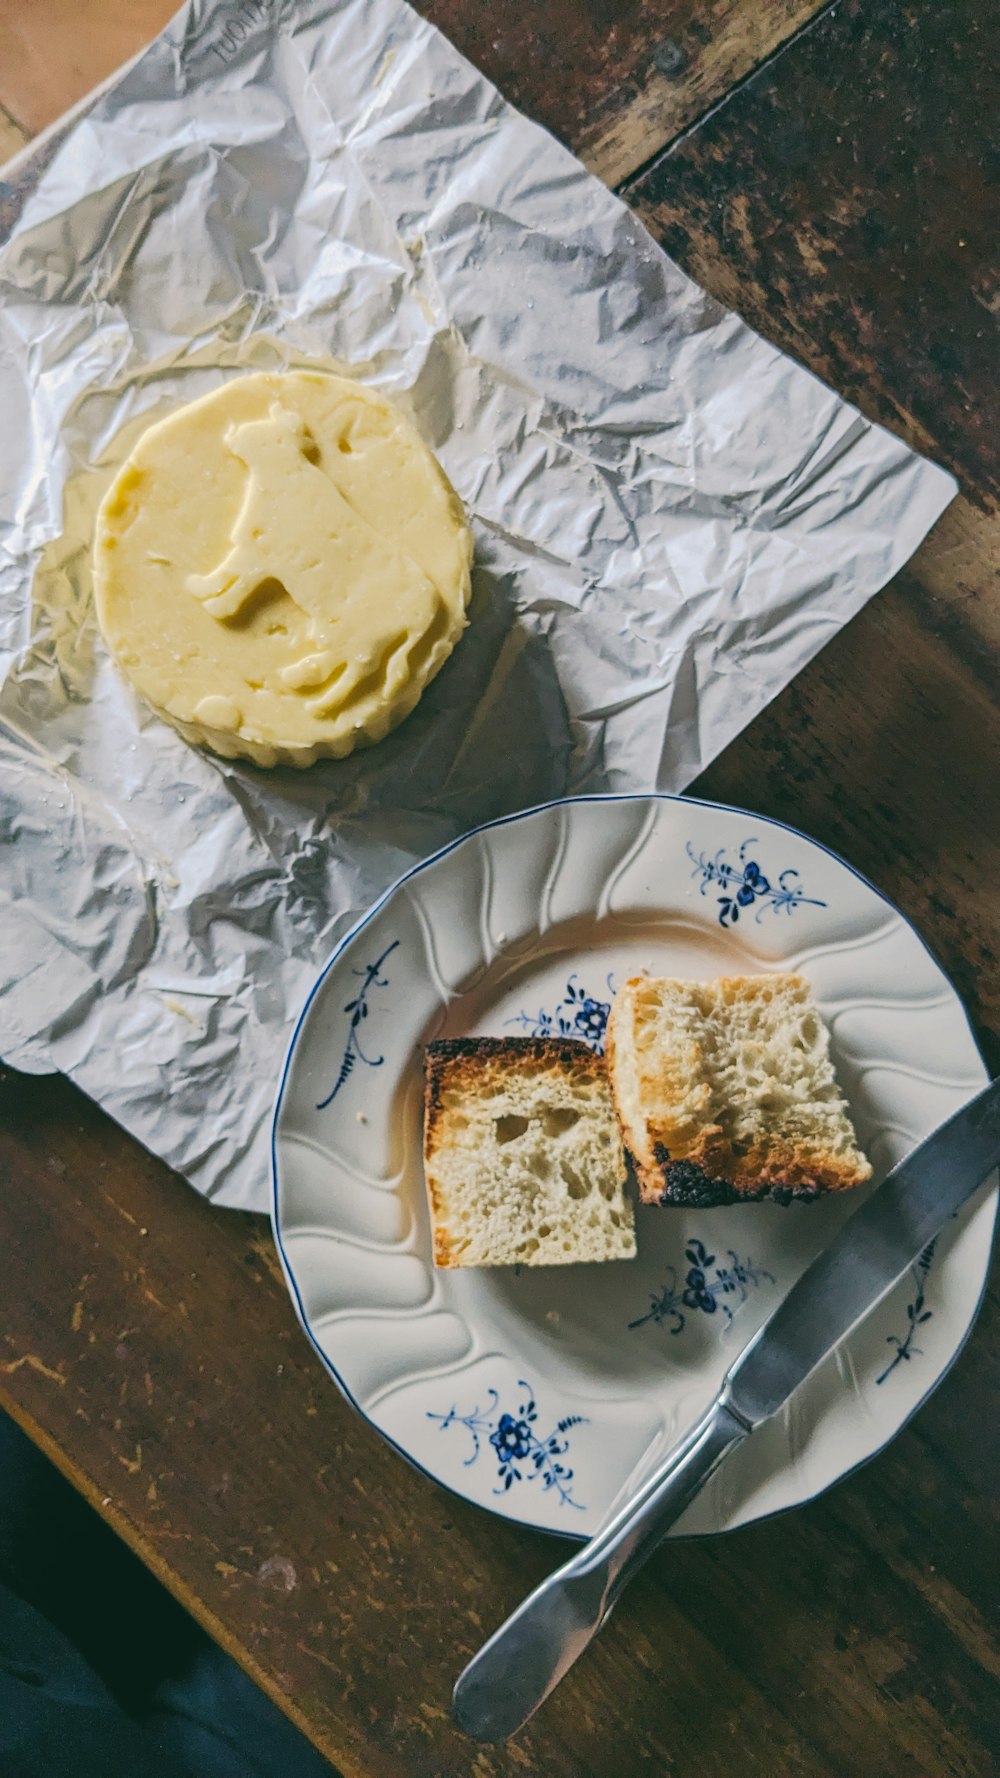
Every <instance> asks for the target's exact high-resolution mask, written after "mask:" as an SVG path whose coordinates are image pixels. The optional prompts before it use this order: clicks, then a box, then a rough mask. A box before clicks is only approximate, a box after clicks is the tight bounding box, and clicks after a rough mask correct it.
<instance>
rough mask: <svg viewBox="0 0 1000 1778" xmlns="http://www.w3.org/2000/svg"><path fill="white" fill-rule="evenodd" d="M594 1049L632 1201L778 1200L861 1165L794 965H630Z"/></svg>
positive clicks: (834, 1186) (824, 1035) (855, 1172)
mask: <svg viewBox="0 0 1000 1778" xmlns="http://www.w3.org/2000/svg"><path fill="white" fill-rule="evenodd" d="M607 1056H608V1072H609V1076H610V1080H611V1084H612V1090H613V1093H614V1098H615V1104H616V1107H617V1110H618V1115H619V1117H620V1119H621V1124H622V1129H623V1131H624V1135H625V1142H626V1144H627V1147H628V1149H629V1150H630V1152H631V1155H632V1158H633V1162H634V1165H635V1171H636V1175H637V1177H638V1180H639V1188H640V1194H641V1197H642V1200H643V1202H644V1203H657V1204H659V1203H664V1204H666V1203H677V1204H686V1205H701V1206H706V1205H715V1204H727V1203H735V1202H739V1201H745V1200H748V1199H760V1198H771V1199H774V1200H776V1201H777V1202H779V1203H788V1202H791V1200H792V1199H810V1198H815V1197H819V1196H820V1195H822V1194H823V1193H825V1192H829V1191H842V1190H845V1189H847V1188H849V1187H851V1186H856V1185H861V1184H863V1183H864V1181H865V1180H866V1179H868V1178H870V1176H871V1167H870V1165H869V1163H868V1161H867V1160H866V1159H865V1157H864V1155H863V1154H862V1153H861V1151H860V1149H859V1148H858V1144H857V1139H856V1137H855V1134H854V1129H853V1126H852V1124H851V1120H850V1116H849V1114H848V1109H847V1104H846V1102H845V1100H844V1097H843V1094H842V1093H841V1091H840V1088H839V1087H838V1085H837V1081H836V1078H835V1076H834V1071H833V1064H832V1062H831V1059H830V1040H829V1033H828V1032H827V1029H826V1026H825V1024H824V1023H823V1019H822V1017H821V1015H820V1012H819V1009H818V1007H817V1005H816V1002H815V1000H814V998H813V994H812V990H811V988H810V986H809V984H808V982H806V981H805V979H804V978H803V977H802V976H801V975H796V974H775V975H760V976H731V977H721V978H720V979H719V980H717V981H710V982H688V981H673V980H670V979H662V978H661V979H655V978H650V977H644V976H637V977H635V978H633V979H632V980H631V981H628V982H626V983H625V985H624V987H623V988H622V989H621V990H620V992H619V993H618V994H617V995H616V997H615V1000H614V1003H613V1005H612V1009H611V1017H610V1020H609V1024H608V1047H607Z"/></svg>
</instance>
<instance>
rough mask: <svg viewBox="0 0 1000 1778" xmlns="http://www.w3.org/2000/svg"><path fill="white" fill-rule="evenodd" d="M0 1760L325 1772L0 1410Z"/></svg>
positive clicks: (38, 1775) (83, 1767)
mask: <svg viewBox="0 0 1000 1778" xmlns="http://www.w3.org/2000/svg"><path fill="white" fill-rule="evenodd" d="M0 1771H2V1773H3V1778H63V1775H64V1774H65V1775H66V1778H69V1775H70V1774H72V1778H138V1774H140V1773H141V1775H142V1778H258V1775H259V1778H274V1775H275V1774H276V1773H280V1774H281V1778H331V1773H333V1768H332V1767H331V1766H330V1765H328V1764H327V1762H326V1760H325V1759H323V1758H322V1757H321V1755H320V1754H318V1753H317V1752H316V1751H315V1750H314V1749H313V1748H311V1747H310V1746H309V1745H308V1743H307V1742H306V1741H305V1740H304V1738H303V1737H302V1736H301V1735H300V1734H299V1733H298V1731H297V1730H296V1729H295V1728H293V1726H292V1725H291V1724H290V1723H289V1722H287V1721H286V1719H285V1718H284V1717H283V1716H282V1715H281V1713H280V1712H279V1711H278V1710H277V1709H276V1708H275V1706H274V1705H273V1704H272V1703H271V1702H270V1700H269V1699H268V1698H266V1697H265V1696H264V1694H263V1693H262V1692H261V1691H259V1690H258V1688H257V1687H256V1686H255V1685H254V1684H253V1683H252V1681H251V1680H249V1679H248V1678H247V1677H246V1675H245V1674H244V1673H243V1672H242V1671H241V1670H240V1669H239V1668H238V1667H237V1666H236V1665H235V1663H234V1662H233V1661H231V1660H230V1659H229V1657H228V1656H227V1655H226V1654H224V1653H223V1651H222V1650H221V1649H220V1648H218V1647H217V1646H216V1644H215V1643H214V1642H212V1641H211V1640H210V1638H209V1637H207V1636H206V1635H205V1633H204V1632H203V1631H202V1630H201V1629H200V1628H199V1627H198V1625H197V1624H195V1623H194V1621H193V1619H191V1618H190V1617H189V1616H188V1614H187V1613H186V1612H185V1611H184V1610H183V1609H182V1608H181V1606H179V1605H178V1604H177V1603H176V1601H175V1600H174V1599H172V1598H171V1597H170V1595H169V1594H168V1593H167V1592H165V1590H164V1589H163V1588H162V1587H161V1586H160V1584H159V1582H158V1581H156V1580H155V1579H154V1578H153V1576H152V1575H151V1574H149V1573H148V1572H147V1570H146V1569H145V1568H144V1567H143V1566H142V1564H141V1562H140V1561H139V1560H138V1559H137V1558H136V1557H135V1556H133V1555H132V1553H131V1551H130V1550H128V1549H126V1547H125V1545H124V1544H122V1543H121V1542H120V1541H119V1539H118V1538H117V1537H115V1535H114V1533H113V1532H112V1531H110V1530H109V1529H108V1527H107V1526H106V1525H104V1524H102V1523H101V1521H100V1519H98V1518H97V1516H96V1515H95V1514H94V1513H93V1512H92V1511H91V1509H90V1508H89V1507H88V1506H87V1504H86V1502H85V1501H83V1500H82V1499H81V1498H80V1496H79V1495H77V1494H76V1493H75V1492H74V1491H73V1489H72V1488H71V1487H70V1485H69V1483H68V1482H66V1481H65V1480H64V1479H63V1478H62V1476H60V1475H59V1474H58V1472H57V1471H56V1470H55V1469H54V1468H53V1467H52V1466H51V1464H49V1463H48V1461H47V1460H46V1459H45V1458H44V1457H43V1456H42V1455H41V1454H40V1452H38V1451H37V1450H36V1449H35V1447H34V1446H33V1445H32V1444H31V1443H30V1441H29V1440H28V1439H27V1438H26V1437H25V1436H24V1434H23V1433H22V1432H20V1431H19V1430H18V1428H17V1427H16V1426H14V1424H13V1423H12V1422H11V1421H10V1420H9V1419H7V1418H6V1416H4V1415H3V1414H0ZM334 1778H336V1774H334Z"/></svg>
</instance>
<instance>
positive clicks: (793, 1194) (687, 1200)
mask: <svg viewBox="0 0 1000 1778" xmlns="http://www.w3.org/2000/svg"><path fill="white" fill-rule="evenodd" d="M655 1154H656V1162H657V1166H658V1167H659V1168H660V1170H661V1177H660V1179H659V1180H658V1181H657V1183H656V1187H655V1191H656V1195H655V1197H653V1198H649V1197H647V1195H646V1188H645V1182H643V1189H642V1199H643V1202H644V1203H654V1204H667V1205H670V1204H676V1205H679V1206H680V1207H681V1208H682V1209H689V1210H694V1209H697V1210H715V1209H718V1208H720V1207H721V1206H722V1205H724V1204H759V1203H762V1202H764V1201H765V1200H767V1201H768V1202H769V1203H772V1204H792V1203H799V1204H811V1203H812V1202H813V1201H814V1200H815V1199H816V1198H822V1197H825V1196H826V1195H827V1193H828V1192H831V1191H838V1190H844V1189H846V1187H845V1185H843V1184H838V1185H834V1184H832V1183H831V1182H830V1181H829V1180H820V1179H815V1180H813V1181H812V1182H810V1183H807V1182H805V1181H804V1180H802V1181H799V1180H796V1182H795V1183H794V1184H791V1183H788V1182H784V1183H782V1182H780V1181H778V1180H772V1181H767V1182H765V1183H763V1184H762V1183H760V1182H759V1181H758V1182H756V1183H754V1184H749V1185H739V1186H737V1185H734V1184H733V1182H732V1180H731V1179H718V1178H713V1176H712V1174H711V1173H707V1172H706V1171H705V1169H704V1167H700V1166H699V1165H698V1163H697V1162H696V1161H672V1160H671V1159H670V1155H669V1153H668V1151H667V1150H666V1149H665V1148H664V1147H663V1145H662V1143H658V1144H657V1146H656V1149H655ZM645 1171H646V1174H647V1177H648V1173H649V1169H648V1168H647V1169H645Z"/></svg>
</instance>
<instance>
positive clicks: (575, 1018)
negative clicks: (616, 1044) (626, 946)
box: [506, 971, 615, 1056]
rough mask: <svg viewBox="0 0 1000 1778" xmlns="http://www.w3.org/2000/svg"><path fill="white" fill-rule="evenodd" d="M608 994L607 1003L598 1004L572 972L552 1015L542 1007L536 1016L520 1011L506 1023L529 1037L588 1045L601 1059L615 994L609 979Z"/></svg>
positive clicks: (597, 1000)
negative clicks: (552, 1038)
mask: <svg viewBox="0 0 1000 1778" xmlns="http://www.w3.org/2000/svg"><path fill="white" fill-rule="evenodd" d="M607 991H608V999H607V1000H599V999H598V998H597V996H596V994H591V993H589V992H588V990H587V989H586V988H583V987H581V986H580V978H579V976H578V975H577V974H576V973H575V971H574V973H573V974H572V975H571V976H570V978H569V981H568V982H567V983H566V986H565V988H564V989H563V997H562V999H561V1000H560V1001H559V1004H558V1005H557V1006H555V1007H553V1009H552V1011H551V1012H549V1011H548V1010H547V1009H546V1008H545V1007H539V1009H538V1011H537V1013H530V1012H524V1011H523V1010H522V1011H521V1012H519V1013H517V1014H516V1016H515V1017H514V1018H512V1019H507V1020H506V1023H507V1024H508V1025H520V1027H521V1029H522V1030H523V1031H526V1032H527V1033H528V1035H529V1036H530V1037H576V1038H578V1039H579V1040H580V1041H581V1042H583V1043H589V1045H590V1047H591V1049H592V1050H594V1051H595V1052H596V1054H597V1055H599V1056H603V1054H604V1035H605V1032H606V1031H607V1028H608V1015H609V1013H610V1012H611V1001H612V1000H613V999H614V993H615V989H614V982H613V978H612V977H611V976H610V975H609V976H608V984H607Z"/></svg>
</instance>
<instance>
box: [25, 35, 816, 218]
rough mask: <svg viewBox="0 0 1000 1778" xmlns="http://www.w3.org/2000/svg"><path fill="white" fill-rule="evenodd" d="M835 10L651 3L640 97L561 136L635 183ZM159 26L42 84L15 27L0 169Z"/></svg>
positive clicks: (628, 79) (636, 54) (47, 64)
mask: <svg viewBox="0 0 1000 1778" xmlns="http://www.w3.org/2000/svg"><path fill="white" fill-rule="evenodd" d="M838 3H839V0H766V3H762V0H713V3H712V4H711V5H709V6H708V7H707V8H706V9H705V10H706V13H707V15H708V17H707V22H706V23H705V24H703V25H701V26H700V28H699V22H698V21H697V20H696V19H686V18H685V17H684V9H683V8H681V9H679V12H680V16H679V17H678V21H677V24H676V25H675V30H676V35H675V36H667V37H661V35H660V33H661V32H662V30H663V29H664V26H666V27H667V28H668V29H669V27H670V24H671V22H672V18H673V15H672V14H671V16H670V17H667V18H665V17H663V16H662V14H663V9H662V8H661V7H659V6H653V5H650V6H649V7H648V12H649V15H650V16H649V17H648V20H647V19H646V18H645V16H644V17H643V20H642V24H643V34H642V36H641V39H640V38H639V34H638V32H637V33H636V37H637V42H636V47H635V49H634V50H631V51H630V52H629V54H628V55H627V56H626V58H625V61H624V63H623V68H622V70H620V71H618V72H617V73H616V75H615V78H616V79H617V80H619V81H620V84H621V85H623V86H624V85H631V86H634V87H636V88H637V89H638V90H637V91H635V93H634V95H633V96H632V97H631V98H629V99H627V100H625V102H624V103H623V104H622V106H621V109H620V110H618V111H617V112H616V111H615V104H616V96H615V95H614V92H612V96H611V97H610V98H609V99H608V101H606V102H605V103H604V104H602V105H601V106H600V107H599V109H598V113H597V115H596V117H593V118H592V121H591V119H583V118H581V120H580V122H579V125H578V127H577V128H576V129H574V130H572V131H568V132H567V139H568V141H569V146H570V147H571V148H572V149H573V150H574V152H575V153H576V154H578V155H579V157H580V158H581V159H582V160H583V162H584V163H585V165H587V166H588V167H589V168H590V170H591V171H592V172H593V173H595V174H596V175H597V177H598V178H600V179H602V180H603V181H604V182H605V184H607V185H610V186H612V187H617V186H619V185H621V184H622V183H624V182H625V181H626V180H627V179H629V178H635V177H636V176H637V175H638V174H639V173H641V172H642V171H643V170H644V169H645V168H646V167H647V166H648V165H650V164H651V163H652V162H654V161H655V160H656V159H657V158H658V157H659V156H660V155H661V154H663V153H664V152H665V151H666V150H667V149H669V147H670V146H671V145H672V143H673V142H675V141H676V140H677V139H678V137H679V136H681V135H683V134H685V133H686V132H687V131H689V130H690V129H692V128H694V127H696V126H697V124H698V123H699V122H700V121H701V119H702V118H703V117H704V116H706V115H707V114H709V113H710V112H711V111H712V110H713V109H714V108H715V106H717V105H718V104H720V103H722V102H723V101H724V100H725V99H726V98H727V96H728V95H729V94H730V93H731V92H733V91H735V90H737V89H738V88H739V87H740V86H741V85H742V84H743V83H744V81H746V80H747V79H749V78H750V76H751V75H752V74H754V73H755V72H757V71H758V70H759V69H760V68H762V67H764V66H766V65H767V63H768V62H770V61H771V60H772V59H773V57H774V56H775V55H777V54H779V53H780V52H781V51H782V50H783V49H785V48H787V47H788V46H789V45H790V44H792V43H793V42H795V40H796V39H797V38H798V37H799V36H800V35H801V34H802V32H803V31H804V30H808V29H809V28H810V26H811V25H812V24H813V23H814V22H815V21H816V19H818V18H819V17H821V16H822V15H823V14H824V13H825V12H827V11H828V10H829V9H830V8H831V6H834V5H836V4H838ZM84 10H86V7H85V9H84ZM421 10H422V11H424V12H425V14H426V15H427V16H428V17H430V18H431V19H432V21H434V22H437V23H443V24H444V28H445V29H446V30H447V26H448V23H453V22H454V21H453V20H452V19H451V18H450V17H447V18H445V19H442V18H441V17H439V15H440V14H441V13H442V11H446V10H447V9H446V8H443V7H442V6H441V5H439V4H437V3H436V0H422V5H421ZM171 11H172V7H171ZM158 22H159V18H158V8H157V4H156V0H146V4H145V5H144V6H143V7H142V8H140V13H139V16H138V17H137V18H136V20H135V28H134V29H132V30H128V29H127V28H126V29H125V30H123V29H122V23H121V20H120V19H119V20H118V21H117V26H116V29H115V31H114V32H110V33H109V34H108V37H107V42H106V50H107V53H106V54H105V55H104V56H103V57H102V56H101V55H100V54H97V53H95V49H94V45H93V42H91V45H90V48H89V51H88V54H87V56H86V58H84V59H83V62H82V64H81V60H80V58H75V59H74V60H73V61H72V62H66V61H65V60H63V59H62V58H61V57H60V54H59V52H58V51H56V53H55V54H54V55H49V56H46V58H45V60H44V68H45V73H46V77H47V78H46V81H45V83H43V82H42V81H41V77H40V68H41V67H42V66H43V63H42V59H41V57H40V55H39V53H38V51H39V43H38V42H37V41H36V38H37V36H38V27H37V26H32V25H31V24H30V23H24V22H23V21H22V23H21V27H20V34H19V35H18V37H17V41H16V42H15V45H14V47H15V49H16V50H17V49H19V50H20V52H21V62H22V63H23V83H24V84H23V91H22V89H21V85H20V83H19V81H18V80H17V78H16V74H17V72H18V70H17V69H15V77H14V78H11V77H8V79H7V81H6V83H5V87H4V91H3V104H2V105H0V166H2V165H3V163H4V162H5V161H6V160H9V159H10V158H11V157H12V156H13V155H14V154H16V153H17V152H19V150H20V149H21V148H22V147H23V146H24V145H25V144H26V143H27V142H28V141H30V140H31V139H32V138H33V137H34V136H35V135H37V134H38V133H39V132H40V130H41V129H43V128H49V127H51V126H52V124H53V123H55V122H57V121H58V118H59V116H60V115H61V114H64V113H65V112H66V111H67V110H69V109H70V108H71V107H73V106H74V105H77V104H79V103H81V101H84V100H85V99H86V97H87V95H88V92H90V91H91V90H92V88H93V85H94V83H96V82H100V81H102V80H104V79H107V78H109V77H111V76H112V75H113V74H114V72H115V69H116V67H117V66H118V65H119V63H120V62H121V58H122V57H123V56H124V57H125V58H126V59H127V57H128V56H129V55H131V54H135V53H136V52H138V51H139V50H140V49H141V48H142V47H143V46H144V44H145V42H146V41H147V39H148V38H149V36H150V31H151V28H152V29H155V26H156V24H157V23H158ZM101 28H102V21H101V18H100V15H99V14H95V18H94V30H95V32H96V33H97V34H98V35H100V33H101ZM455 36H456V38H459V40H460V41H459V47H461V48H465V50H466V53H469V52H470V51H473V45H472V43H471V42H469V41H464V42H463V41H462V40H461V39H462V38H463V36H464V34H463V33H460V32H459V31H458V30H456V31H455ZM613 36H614V29H613V27H612V28H609V31H608V33H607V41H608V43H609V44H610V42H611V39H612V38H613ZM22 38H23V39H24V41H23V42H22ZM603 47H604V45H603V43H602V41H601V39H600V38H599V37H597V36H595V45H594V48H595V57H597V56H598V55H599V53H600V51H601V49H602V48H603ZM473 59H475V56H474V57H473ZM484 59H485V58H484ZM122 65H124V63H122ZM485 71H486V72H487V74H488V75H491V76H494V75H495V76H496V77H498V78H499V82H500V85H501V87H503V86H504V84H505V82H504V74H503V70H502V69H491V68H490V67H489V66H487V67H486V69H485ZM540 78H541V76H540ZM46 88H48V93H47V91H46ZM517 97H518V100H519V102H520V103H521V104H522V106H523V107H524V108H525V110H526V111H527V112H528V113H529V115H531V114H535V115H543V116H544V112H545V104H544V98H545V95H544V93H543V92H541V91H539V92H538V94H537V95H534V94H533V93H532V90H531V86H530V84H528V83H525V84H523V85H522V86H521V90H520V91H519V92H518V95H517ZM533 97H537V99H538V103H537V104H533V103H532V100H533Z"/></svg>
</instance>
